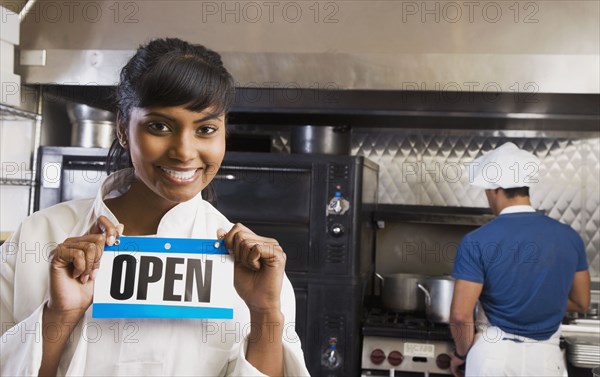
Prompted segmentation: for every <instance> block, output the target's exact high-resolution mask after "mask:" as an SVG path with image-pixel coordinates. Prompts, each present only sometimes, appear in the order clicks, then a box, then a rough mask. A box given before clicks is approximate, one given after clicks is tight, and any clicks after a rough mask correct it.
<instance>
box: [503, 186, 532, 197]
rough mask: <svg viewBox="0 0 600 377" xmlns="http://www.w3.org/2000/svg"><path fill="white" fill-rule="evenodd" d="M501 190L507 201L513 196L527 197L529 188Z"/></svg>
mask: <svg viewBox="0 0 600 377" xmlns="http://www.w3.org/2000/svg"><path fill="white" fill-rule="evenodd" d="M502 190H504V195H506V197H507V198H508V199H512V198H514V197H515V196H529V187H514V188H509V189H502Z"/></svg>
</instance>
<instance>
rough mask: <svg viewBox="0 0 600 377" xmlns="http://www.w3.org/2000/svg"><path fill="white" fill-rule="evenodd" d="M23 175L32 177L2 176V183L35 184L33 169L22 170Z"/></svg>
mask: <svg viewBox="0 0 600 377" xmlns="http://www.w3.org/2000/svg"><path fill="white" fill-rule="evenodd" d="M21 173H22V174H23V175H25V176H28V177H32V178H8V177H0V185H3V186H34V185H35V180H34V179H33V176H34V174H33V172H32V171H29V170H28V171H23V172H21Z"/></svg>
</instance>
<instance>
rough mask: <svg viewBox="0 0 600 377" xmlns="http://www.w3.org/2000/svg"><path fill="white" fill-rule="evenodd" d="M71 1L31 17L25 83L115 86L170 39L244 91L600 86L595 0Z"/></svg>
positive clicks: (585, 90)
mask: <svg viewBox="0 0 600 377" xmlns="http://www.w3.org/2000/svg"><path fill="white" fill-rule="evenodd" d="M67 4H68V2H64V3H63V2H44V1H41V2H36V3H34V4H33V5H32V6H31V9H30V10H29V13H28V14H27V16H26V17H25V18H24V20H23V22H22V26H21V35H22V36H21V46H20V50H21V55H20V63H21V64H20V68H19V69H20V72H19V73H20V74H21V75H22V80H23V82H24V83H27V84H59V85H114V84H115V83H116V82H117V81H118V73H119V70H120V68H121V67H122V66H123V64H124V63H125V62H126V61H127V59H128V58H129V57H130V56H131V55H132V54H133V51H134V50H135V49H136V48H137V46H138V45H139V44H140V43H144V42H145V41H148V40H149V39H151V38H155V37H169V36H171V37H179V38H182V39H186V40H188V41H191V42H196V43H202V44H204V45H206V46H207V47H210V48H212V49H214V50H216V51H218V52H220V53H221V54H222V56H223V59H224V62H225V64H226V66H227V67H228V68H229V69H230V71H231V72H232V74H233V76H234V78H235V80H236V82H237V85H238V86H240V87H246V88H256V87H258V88H276V89H287V88H291V89H296V88H304V89H335V90H347V89H353V90H404V91H444V92H456V91H459V92H471V91H472V92H483V93H486V92H490V93H495V92H507V93H508V92H513V93H516V94H519V95H524V96H527V95H528V94H532V93H577V94H597V93H600V76H599V75H600V73H599V72H600V59H599V53H600V52H599V48H600V47H599V46H600V30H599V25H600V9H599V3H598V2H595V1H594V2H592V1H542V2H504V1H502V2H489V1H482V2H409V1H338V2H205V1H142V2H114V1H100V2H98V1H93V2H92V1H89V2H88V1H81V2H73V3H72V4H71V5H69V6H67Z"/></svg>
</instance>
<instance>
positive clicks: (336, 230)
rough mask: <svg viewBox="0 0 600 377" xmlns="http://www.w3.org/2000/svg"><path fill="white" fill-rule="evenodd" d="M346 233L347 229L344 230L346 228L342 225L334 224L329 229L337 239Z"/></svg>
mask: <svg viewBox="0 0 600 377" xmlns="http://www.w3.org/2000/svg"><path fill="white" fill-rule="evenodd" d="M345 231H346V229H344V226H343V225H342V224H340V223H335V224H332V225H331V228H330V229H329V232H330V233H331V235H332V236H335V237H340V236H341V235H342V234H344V232H345Z"/></svg>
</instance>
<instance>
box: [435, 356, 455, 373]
mask: <svg viewBox="0 0 600 377" xmlns="http://www.w3.org/2000/svg"><path fill="white" fill-rule="evenodd" d="M450 360H451V357H450V355H448V354H445V353H441V354H439V355H438V356H437V357H436V358H435V365H437V367H438V368H440V369H448V368H450Z"/></svg>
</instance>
